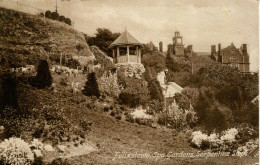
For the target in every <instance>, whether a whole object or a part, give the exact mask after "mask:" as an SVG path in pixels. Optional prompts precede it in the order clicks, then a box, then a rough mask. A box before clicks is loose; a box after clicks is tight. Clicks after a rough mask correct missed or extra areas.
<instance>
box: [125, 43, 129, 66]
mask: <svg viewBox="0 0 260 165" xmlns="http://www.w3.org/2000/svg"><path fill="white" fill-rule="evenodd" d="M126 48H127V63H128V62H129V45H127V46H126Z"/></svg>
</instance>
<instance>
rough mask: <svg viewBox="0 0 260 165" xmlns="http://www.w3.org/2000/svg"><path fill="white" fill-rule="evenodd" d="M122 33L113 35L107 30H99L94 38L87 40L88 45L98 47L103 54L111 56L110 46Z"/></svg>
mask: <svg viewBox="0 0 260 165" xmlns="http://www.w3.org/2000/svg"><path fill="white" fill-rule="evenodd" d="M119 35H120V33H112V32H111V31H110V30H109V29H106V28H97V33H96V34H95V36H94V37H89V38H88V39H87V42H88V44H89V45H90V46H91V45H96V46H98V47H99V48H100V49H101V50H102V51H103V52H105V53H107V54H108V55H111V53H110V51H109V48H108V47H109V45H110V44H111V43H112V42H113V41H114V40H115V39H116V38H117V37H119Z"/></svg>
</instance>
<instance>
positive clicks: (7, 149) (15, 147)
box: [0, 138, 34, 165]
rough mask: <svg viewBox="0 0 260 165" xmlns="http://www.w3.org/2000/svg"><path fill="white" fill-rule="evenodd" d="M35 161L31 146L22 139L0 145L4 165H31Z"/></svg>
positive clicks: (9, 140)
mask: <svg viewBox="0 0 260 165" xmlns="http://www.w3.org/2000/svg"><path fill="white" fill-rule="evenodd" d="M33 160H34V157H33V153H32V151H31V149H30V145H29V144H28V143H26V142H24V141H23V140H22V139H20V138H10V139H6V140H5V141H3V142H1V143H0V161H1V162H2V163H3V164H25V165H26V164H27V165H29V164H31V163H32V162H33Z"/></svg>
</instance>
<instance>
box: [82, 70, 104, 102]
mask: <svg viewBox="0 0 260 165" xmlns="http://www.w3.org/2000/svg"><path fill="white" fill-rule="evenodd" d="M82 93H83V94H85V95H86V96H96V97H98V98H99V96H100V93H99V88H98V83H97V79H96V75H95V73H94V72H92V73H89V74H88V80H87V82H86V84H85V87H84V90H83V91H82Z"/></svg>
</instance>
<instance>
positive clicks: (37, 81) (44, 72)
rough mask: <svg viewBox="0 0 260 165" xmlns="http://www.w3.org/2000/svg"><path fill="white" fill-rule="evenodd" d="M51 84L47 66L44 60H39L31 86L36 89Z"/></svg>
mask: <svg viewBox="0 0 260 165" xmlns="http://www.w3.org/2000/svg"><path fill="white" fill-rule="evenodd" d="M51 84H52V77H51V73H50V70H49V64H48V62H47V61H46V60H41V61H40V64H39V65H38V68H37V75H36V77H35V78H34V80H33V82H32V85H33V86H36V87H37V88H40V89H41V88H46V87H50V86H51Z"/></svg>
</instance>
